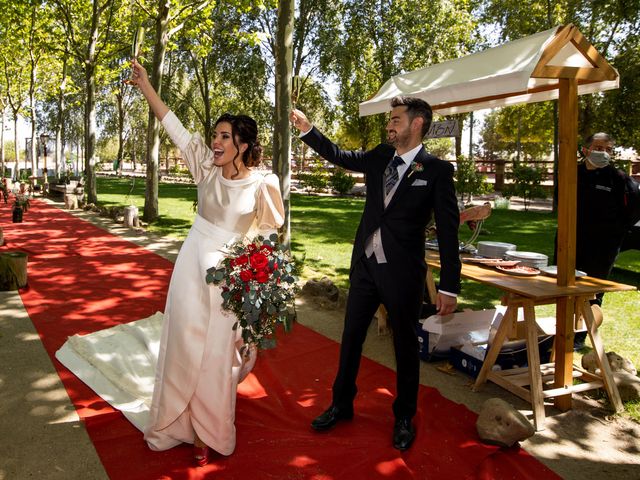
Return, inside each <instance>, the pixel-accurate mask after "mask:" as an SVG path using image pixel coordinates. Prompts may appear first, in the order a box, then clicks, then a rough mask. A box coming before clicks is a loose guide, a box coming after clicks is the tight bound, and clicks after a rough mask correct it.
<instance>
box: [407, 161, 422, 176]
mask: <svg viewBox="0 0 640 480" xmlns="http://www.w3.org/2000/svg"><path fill="white" fill-rule="evenodd" d="M409 168H410V169H411V171H410V172H409V175H408V176H409V177H411V175H413V174H414V173H415V172H418V173H420V172H422V171H424V165H422V164H421V163H420V162H411V165H409Z"/></svg>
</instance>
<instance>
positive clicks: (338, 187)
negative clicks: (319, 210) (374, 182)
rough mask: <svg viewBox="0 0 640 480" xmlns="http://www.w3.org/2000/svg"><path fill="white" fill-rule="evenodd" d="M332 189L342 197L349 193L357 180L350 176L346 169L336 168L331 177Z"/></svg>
mask: <svg viewBox="0 0 640 480" xmlns="http://www.w3.org/2000/svg"><path fill="white" fill-rule="evenodd" d="M329 183H330V184H331V187H332V188H333V189H334V190H335V191H336V192H338V193H339V194H341V195H344V194H345V193H349V192H350V191H351V189H352V188H353V186H354V185H355V184H356V179H355V178H354V177H352V176H351V175H349V173H347V171H346V170H345V169H344V168H340V167H337V168H334V169H333V173H332V174H331V177H330V178H329Z"/></svg>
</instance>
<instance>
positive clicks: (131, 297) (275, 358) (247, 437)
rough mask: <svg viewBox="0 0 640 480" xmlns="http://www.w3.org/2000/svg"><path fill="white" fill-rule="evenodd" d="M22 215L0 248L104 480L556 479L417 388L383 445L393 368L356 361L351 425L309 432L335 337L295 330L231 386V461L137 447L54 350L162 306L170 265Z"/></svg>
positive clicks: (89, 233)
mask: <svg viewBox="0 0 640 480" xmlns="http://www.w3.org/2000/svg"><path fill="white" fill-rule="evenodd" d="M24 219H25V221H24V223H21V224H13V223H11V210H10V208H9V206H6V205H4V204H2V205H1V206H0V225H1V226H2V228H3V230H4V235H5V238H6V239H7V242H8V245H6V246H4V247H1V249H3V250H7V249H11V250H23V251H25V252H28V253H29V286H28V287H27V288H26V289H24V290H22V291H21V296H22V299H23V302H24V304H25V306H26V308H27V311H28V313H29V316H30V317H31V320H32V321H33V323H34V325H35V327H36V329H37V330H38V332H39V334H40V337H41V338H42V342H43V344H44V347H45V349H46V350H47V352H48V353H49V355H50V357H51V359H52V361H53V363H54V365H55V366H56V368H57V369H58V372H59V374H60V377H61V378H62V380H63V382H64V385H65V387H66V389H67V391H68V392H69V396H70V397H71V399H72V401H73V403H74V405H75V407H76V409H77V410H78V413H79V415H80V417H81V418H82V419H83V421H84V422H85V424H86V426H87V430H88V432H89V435H90V437H91V439H92V441H93V443H94V445H95V448H96V450H97V452H98V454H99V456H100V459H101V461H102V463H103V465H104V466H105V469H106V471H107V473H108V474H109V476H110V477H111V478H113V479H127V480H129V479H131V480H133V479H160V478H162V479H169V478H172V479H200V478H224V479H225V480H226V479H246V478H252V477H253V478H257V479H260V480H262V479H283V478H287V479H313V480H329V479H348V480H357V479H374V478H386V479H413V478H416V479H426V478H428V479H436V480H437V479H487V480H489V479H529V478H530V479H534V478H535V479H537V480H541V479H552V478H553V479H555V478H559V477H558V476H557V475H555V474H554V473H553V472H552V471H551V470H549V469H548V468H546V467H545V466H544V465H542V464H541V463H540V462H538V461H537V460H536V459H534V458H533V457H531V456H530V455H528V454H527V453H526V452H524V451H523V450H521V449H519V448H517V447H514V448H511V449H507V450H504V449H499V448H497V447H492V446H487V445H483V444H482V443H480V442H479V440H478V438H477V434H476V431H475V420H476V415H475V414H474V413H472V412H470V411H469V410H468V409H467V408H466V407H464V406H462V405H458V404H456V403H453V402H451V401H450V400H447V399H446V398H444V397H443V396H441V395H440V394H439V393H438V391H437V390H435V389H433V388H429V387H421V389H420V404H419V411H418V415H417V416H416V419H415V420H416V423H417V425H418V427H419V430H418V437H417V438H416V443H415V444H414V445H413V447H412V448H411V449H410V450H409V451H407V452H405V453H400V452H398V451H396V450H394V449H393V448H392V447H391V438H390V437H391V430H392V421H393V419H392V414H391V402H392V392H393V390H394V379H395V375H394V372H393V371H392V370H390V369H388V368H386V367H383V366H381V365H379V364H377V363H375V362H372V361H369V360H366V359H364V360H363V362H362V368H361V372H360V376H359V379H358V387H359V392H360V393H359V395H358V398H357V400H356V404H355V409H356V417H355V419H354V421H352V422H348V423H343V424H339V425H338V426H337V427H336V428H335V429H334V430H333V431H332V432H330V433H325V434H318V433H315V432H313V431H312V430H311V428H310V427H309V422H310V421H311V419H312V418H313V417H314V416H316V415H317V414H319V413H320V412H321V411H322V409H323V407H325V406H326V405H328V403H329V401H330V388H331V382H332V381H333V376H334V374H335V368H336V363H337V357H338V344H336V343H335V342H333V341H331V340H329V339H327V338H325V337H323V336H321V335H319V334H317V333H315V332H313V331H311V330H309V329H307V328H305V327H303V326H301V325H295V327H294V330H293V332H292V333H291V334H289V335H286V336H283V335H281V336H280V339H279V346H278V348H277V349H275V350H271V351H267V352H263V353H262V354H261V357H260V359H259V360H258V364H257V366H256V368H255V369H254V371H253V374H252V375H250V376H249V377H248V378H247V380H245V382H244V383H243V384H242V385H241V386H240V389H239V394H238V403H237V415H236V417H237V420H236V427H237V431H238V442H237V446H236V451H235V453H234V454H233V455H232V456H230V457H226V458H225V457H216V458H215V459H214V461H213V462H212V463H211V464H210V465H208V466H207V467H205V468H202V469H196V468H191V467H190V465H191V450H190V448H189V447H188V446H183V447H178V448H175V449H173V450H170V451H167V452H161V453H158V452H152V451H150V450H148V449H147V447H146V444H145V443H144V441H143V439H142V434H141V433H140V432H139V431H138V430H136V429H135V428H134V427H133V426H132V425H131V424H130V423H129V422H128V421H127V420H125V419H124V417H123V416H122V415H121V414H120V413H119V412H117V411H114V410H113V409H112V408H111V407H110V406H109V405H107V404H106V403H105V402H104V401H103V400H101V399H100V398H99V397H97V396H96V395H95V394H94V393H93V392H92V391H91V390H90V389H89V388H88V387H86V386H85V385H84V384H83V383H82V382H80V381H79V380H78V379H77V378H76V377H75V376H74V375H72V374H71V373H69V372H68V371H67V370H66V369H65V368H64V367H62V365H61V364H60V363H59V362H58V361H57V360H56V359H55V358H54V353H55V351H56V350H58V348H60V346H61V345H62V344H63V343H64V342H65V341H66V338H67V337H68V336H70V335H73V334H75V333H89V332H93V331H96V330H100V329H103V328H106V327H110V326H113V325H116V324H118V323H124V322H130V321H133V320H137V319H140V318H144V317H147V316H149V315H151V314H153V313H154V312H156V311H157V310H163V309H164V300H165V294H166V290H167V286H168V282H169V277H170V272H171V268H172V264H171V263H170V262H169V261H167V260H164V259H162V258H161V257H159V256H157V255H155V254H153V253H150V252H149V251H147V250H145V249H143V248H140V247H138V246H136V245H134V244H132V243H130V242H128V241H125V240H122V239H120V238H118V237H116V236H113V235H111V234H109V233H107V232H105V231H103V230H101V229H99V228H97V227H95V226H93V225H91V224H89V223H88V222H84V221H82V220H79V219H76V218H75V217H73V216H71V215H69V214H68V213H66V212H64V211H61V210H58V209H56V208H54V207H51V206H49V205H47V204H45V203H43V202H40V201H33V202H32V208H31V209H30V210H29V211H28V212H27V213H25V215H24Z"/></svg>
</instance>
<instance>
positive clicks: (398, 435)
mask: <svg viewBox="0 0 640 480" xmlns="http://www.w3.org/2000/svg"><path fill="white" fill-rule="evenodd" d="M414 438H416V429H415V428H414V427H413V425H412V423H411V419H409V418H398V419H396V423H395V425H394V426H393V448H396V449H398V450H400V451H405V450H406V449H408V448H409V447H410V446H411V444H412V443H413V439H414Z"/></svg>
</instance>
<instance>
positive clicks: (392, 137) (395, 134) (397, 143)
mask: <svg viewBox="0 0 640 480" xmlns="http://www.w3.org/2000/svg"><path fill="white" fill-rule="evenodd" d="M409 140H410V133H409V132H408V131H407V130H404V131H396V130H389V131H388V132H387V143H388V144H389V145H391V146H393V147H395V148H396V149H398V147H403V146H406V145H407V144H408V143H409Z"/></svg>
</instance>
